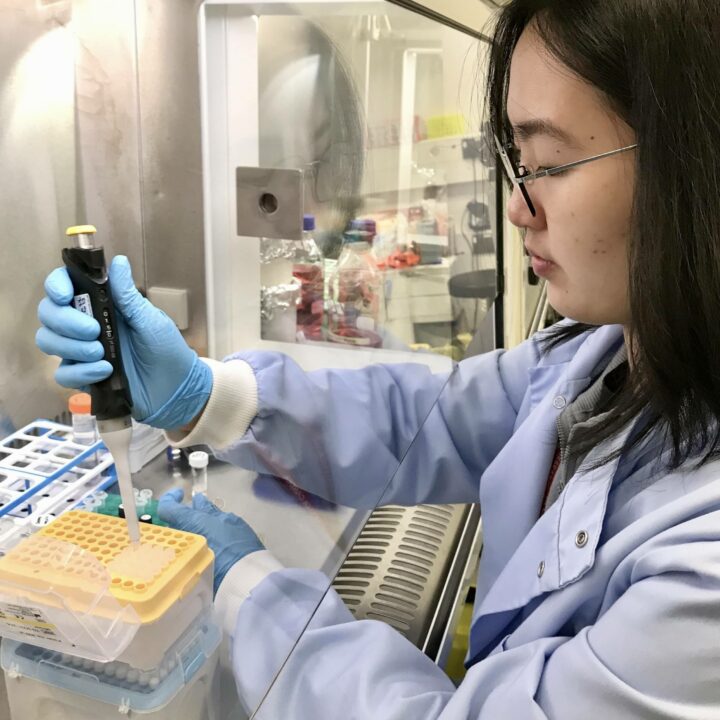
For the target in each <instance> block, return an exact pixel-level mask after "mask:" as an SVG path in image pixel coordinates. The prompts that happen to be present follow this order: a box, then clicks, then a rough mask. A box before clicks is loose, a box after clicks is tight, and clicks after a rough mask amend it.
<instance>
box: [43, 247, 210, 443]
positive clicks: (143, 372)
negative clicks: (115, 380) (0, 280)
mask: <svg viewBox="0 0 720 720" xmlns="http://www.w3.org/2000/svg"><path fill="white" fill-rule="evenodd" d="M109 277H110V286H111V289H112V296H113V300H114V302H115V308H116V310H117V315H118V325H119V328H118V329H119V334H120V347H121V351H122V358H123V364H124V366H125V374H126V375H127V379H128V383H129V385H130V393H131V395H132V400H133V417H134V418H135V419H136V420H139V421H141V422H144V423H147V424H148V425H153V426H154V427H157V428H163V429H165V430H169V429H173V428H179V427H182V426H183V425H187V424H188V423H189V422H190V421H191V420H193V419H194V418H195V417H196V416H197V415H198V414H199V413H200V412H201V411H202V409H203V408H204V407H205V404H206V402H207V400H208V397H209V396H210V391H211V389H212V371H211V370H210V368H209V367H208V366H207V364H206V363H204V362H203V361H202V360H200V358H199V357H198V356H197V353H196V352H195V351H194V350H192V349H191V348H189V347H188V345H187V343H186V342H185V340H184V339H183V337H182V335H181V334H180V331H179V330H178V329H177V327H176V326H175V323H174V322H173V321H172V320H171V319H170V318H169V317H168V316H167V315H166V314H165V313H164V312H163V311H162V310H160V309H158V308H156V307H155V306H154V305H153V304H152V303H151V302H150V301H149V300H147V299H146V298H144V297H143V296H142V295H141V294H140V293H139V291H138V290H137V288H136V287H135V283H134V282H133V278H132V272H131V270H130V263H129V262H128V259H127V258H126V257H124V256H123V255H118V256H117V257H115V258H114V259H113V261H112V263H111V265H110V270H109ZM45 292H46V293H47V296H46V297H45V298H43V300H42V301H41V302H40V306H39V308H38V317H39V319H40V322H41V323H42V327H41V328H40V329H39V330H38V332H37V335H36V336H35V342H36V343H37V346H38V347H39V348H40V349H41V350H42V351H43V352H44V353H47V354H48V355H58V356H59V357H61V358H62V363H61V364H60V367H59V368H58V370H57V372H56V373H55V379H56V380H57V382H58V383H59V384H60V385H63V386H64V387H69V388H84V387H86V386H87V385H92V384H93V383H96V382H98V381H100V380H104V379H105V378H107V377H109V376H110V374H111V373H112V366H111V365H110V363H109V362H107V361H106V360H103V348H102V345H101V344H100V342H99V341H98V337H99V336H100V325H99V324H98V322H97V321H96V320H95V319H94V318H91V317H89V316H88V315H85V314H84V313H82V312H80V311H79V310H76V309H75V308H74V307H72V305H71V304H70V303H71V301H72V299H73V288H72V283H71V282H70V277H69V275H68V273H67V270H66V269H65V268H57V269H56V270H53V271H52V272H51V273H50V274H49V275H48V277H47V279H46V280H45Z"/></svg>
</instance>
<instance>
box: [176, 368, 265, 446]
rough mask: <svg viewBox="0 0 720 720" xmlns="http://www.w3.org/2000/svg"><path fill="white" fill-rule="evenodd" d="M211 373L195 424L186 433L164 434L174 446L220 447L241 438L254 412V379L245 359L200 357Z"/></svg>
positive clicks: (255, 392) (255, 412) (255, 388)
mask: <svg viewBox="0 0 720 720" xmlns="http://www.w3.org/2000/svg"><path fill="white" fill-rule="evenodd" d="M202 362H204V363H206V364H207V365H208V366H209V367H210V370H212V374H213V387H212V392H211V393H210V398H209V399H208V403H207V405H206V406H205V410H204V411H203V414H202V415H201V416H200V419H199V420H198V423H197V425H196V426H195V427H194V428H193V429H192V431H191V432H189V433H183V432H182V431H179V430H173V431H171V432H168V433H166V436H167V439H168V442H169V443H170V444H171V445H172V446H173V447H187V446H188V445H209V446H210V447H211V448H213V450H222V449H223V448H225V447H227V446H228V445H230V444H231V443H233V442H235V441H236V440H237V439H238V438H241V437H242V436H243V435H244V434H245V432H246V431H247V429H248V428H249V427H250V423H251V422H252V420H253V418H254V417H255V415H256V414H257V408H258V399H257V381H256V380H255V373H254V372H253V369H252V368H251V367H250V365H248V363H246V362H245V361H244V360H229V361H228V362H224V363H223V362H218V361H217V360H208V359H207V358H202Z"/></svg>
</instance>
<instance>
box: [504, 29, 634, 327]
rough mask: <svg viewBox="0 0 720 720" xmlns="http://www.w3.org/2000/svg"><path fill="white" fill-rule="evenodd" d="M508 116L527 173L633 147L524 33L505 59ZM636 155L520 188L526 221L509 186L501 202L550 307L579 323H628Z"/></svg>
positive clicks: (601, 105) (583, 87)
mask: <svg viewBox="0 0 720 720" xmlns="http://www.w3.org/2000/svg"><path fill="white" fill-rule="evenodd" d="M507 110H508V115H509V118H510V122H511V124H512V125H513V131H514V138H515V144H516V146H517V147H518V149H519V150H520V155H521V158H520V164H522V165H525V166H526V167H527V168H528V169H529V170H530V171H531V172H532V171H535V170H538V169H541V168H548V167H555V166H557V165H564V164H565V163H570V162H574V161H576V160H582V159H584V158H587V157H591V156H593V155H599V154H600V153H604V152H608V151H611V150H615V149H618V148H621V147H626V146H628V145H632V144H634V143H635V142H636V140H635V135H634V133H633V131H632V130H631V129H630V128H629V127H628V126H627V125H626V124H625V123H624V122H623V121H622V120H621V119H620V118H619V117H618V116H617V115H616V114H615V113H613V111H612V110H611V109H610V107H609V106H608V103H607V101H606V100H604V98H603V96H602V94H601V93H600V92H599V91H597V90H596V89H595V88H593V87H592V86H591V85H589V84H588V83H586V82H584V81H583V80H580V79H579V78H577V77H576V76H574V75H573V74H572V73H571V72H570V71H569V70H568V69H567V68H566V67H565V66H564V65H562V64H560V63H559V62H558V61H557V60H555V59H554V58H553V57H552V56H551V55H550V53H549V52H548V51H547V50H546V49H545V48H544V46H543V45H542V43H541V40H540V39H539V36H538V35H537V34H536V32H535V31H534V30H532V29H531V28H528V30H526V31H525V33H524V34H523V36H522V37H521V38H520V41H519V43H518V46H517V48H516V50H515V53H514V55H513V60H512V67H511V73H510V86H509V95H508V108H507ZM635 159H636V152H635V151H634V150H631V151H628V152H625V153H621V154H619V155H615V156H612V157H609V158H604V159H602V160H597V161H595V162H592V163H589V164H587V165H582V166H580V167H578V168H575V169H573V170H569V171H568V172H566V173H562V174H560V175H557V176H549V177H544V178H540V179H538V180H536V181H535V182H533V183H531V184H529V185H528V186H527V189H528V192H529V194H530V198H531V199H532V201H533V203H534V205H535V209H536V211H537V215H536V216H535V217H533V216H532V215H531V213H530V210H529V209H528V206H527V204H526V203H525V201H524V199H523V197H522V195H521V193H520V191H519V190H518V189H517V187H515V188H514V190H513V194H512V197H511V198H510V201H509V203H508V215H509V218H510V221H511V222H512V223H513V224H514V225H516V226H517V227H519V228H521V229H525V230H526V235H525V246H526V248H527V250H528V251H529V252H530V254H531V256H532V257H533V266H534V268H535V270H536V272H537V273H538V274H539V275H541V276H542V277H544V278H545V279H546V280H547V283H548V295H549V300H550V304H551V305H552V306H553V307H554V308H555V309H556V310H557V311H558V312H559V313H560V314H562V315H565V316H567V317H570V318H572V319H574V320H577V321H579V322H584V323H590V324H593V325H604V324H614V323H618V324H623V325H627V324H629V319H630V318H629V303H628V262H627V243H628V238H629V235H630V232H631V215H632V205H633V191H634V182H635Z"/></svg>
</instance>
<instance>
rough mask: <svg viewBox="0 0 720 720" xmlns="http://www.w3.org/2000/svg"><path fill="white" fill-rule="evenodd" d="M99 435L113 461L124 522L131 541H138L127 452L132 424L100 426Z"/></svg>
mask: <svg viewBox="0 0 720 720" xmlns="http://www.w3.org/2000/svg"><path fill="white" fill-rule="evenodd" d="M98 425H100V424H98ZM100 436H101V437H102V439H103V442H104V443H105V445H106V446H107V449H108V450H109V451H110V454H111V455H112V456H113V460H114V461H115V470H116V471H117V479H118V485H119V486H120V497H121V498H122V504H123V508H124V510H125V522H126V523H127V528H128V535H129V536H130V542H131V543H139V542H140V523H139V522H138V516H137V508H136V507H135V493H134V492H133V484H132V475H131V474H130V462H129V459H128V453H129V450H130V438H131V436H132V426H130V425H129V424H128V426H127V427H120V428H118V429H113V430H108V429H105V428H103V427H101V426H100Z"/></svg>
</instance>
